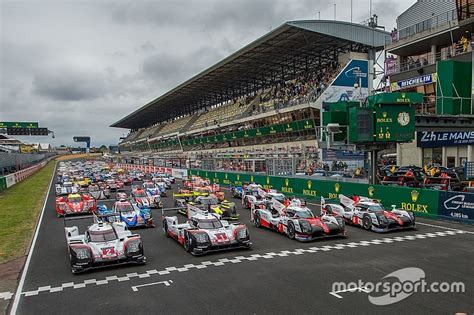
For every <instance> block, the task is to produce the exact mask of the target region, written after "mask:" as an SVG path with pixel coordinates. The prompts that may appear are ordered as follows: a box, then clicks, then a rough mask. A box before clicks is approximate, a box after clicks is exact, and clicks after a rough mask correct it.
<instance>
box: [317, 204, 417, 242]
mask: <svg viewBox="0 0 474 315" xmlns="http://www.w3.org/2000/svg"><path fill="white" fill-rule="evenodd" d="M339 201H340V205H342V207H336V206H333V205H331V204H329V205H325V207H326V209H327V207H328V206H329V207H330V211H331V212H333V213H335V214H337V215H339V216H341V217H342V218H344V220H345V221H346V223H348V224H352V225H356V226H359V227H362V228H364V229H366V230H369V231H374V232H379V233H382V232H388V231H392V230H402V229H414V228H415V215H414V214H413V212H411V211H405V210H399V209H396V207H395V206H392V209H391V210H387V209H385V208H384V207H383V205H381V204H380V203H379V202H377V201H376V200H373V199H370V198H367V197H360V196H353V197H352V198H349V197H347V196H344V195H339Z"/></svg>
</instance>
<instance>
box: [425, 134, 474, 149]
mask: <svg viewBox="0 0 474 315" xmlns="http://www.w3.org/2000/svg"><path fill="white" fill-rule="evenodd" d="M416 139H417V140H416V142H417V143H416V146H417V147H419V148H436V147H453V146H458V145H472V144H474V131H417V133H416Z"/></svg>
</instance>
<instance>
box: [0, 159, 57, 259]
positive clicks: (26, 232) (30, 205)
mask: <svg viewBox="0 0 474 315" xmlns="http://www.w3.org/2000/svg"><path fill="white" fill-rule="evenodd" d="M54 165H55V161H50V162H49V163H48V164H47V165H46V166H45V167H43V168H42V169H41V170H39V171H38V172H37V173H35V174H33V175H31V176H30V177H28V178H27V179H25V180H23V181H21V182H19V183H18V184H16V185H14V186H13V187H11V188H9V189H6V190H4V191H2V192H1V193H0V263H3V262H6V261H9V260H12V259H15V258H18V257H21V256H24V255H25V253H26V250H27V248H28V246H29V244H30V241H31V237H32V235H33V233H34V230H35V226H36V222H37V221H38V216H39V213H40V211H41V209H42V207H43V203H44V199H45V197H46V195H47V193H48V189H49V182H50V180H51V175H52V173H53V171H54Z"/></svg>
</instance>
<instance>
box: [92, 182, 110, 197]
mask: <svg viewBox="0 0 474 315" xmlns="http://www.w3.org/2000/svg"><path fill="white" fill-rule="evenodd" d="M87 192H88V193H89V195H91V196H92V198H94V199H95V200H98V199H109V198H110V190H109V189H108V188H103V187H101V186H99V185H97V184H91V185H90V186H89V188H88V190H87Z"/></svg>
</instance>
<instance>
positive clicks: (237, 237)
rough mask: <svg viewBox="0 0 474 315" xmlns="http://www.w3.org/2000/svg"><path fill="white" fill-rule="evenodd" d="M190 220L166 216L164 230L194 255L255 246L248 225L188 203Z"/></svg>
mask: <svg viewBox="0 0 474 315" xmlns="http://www.w3.org/2000/svg"><path fill="white" fill-rule="evenodd" d="M187 212H188V221H187V222H186V223H178V217H176V216H171V217H168V216H165V217H164V220H163V231H164V232H165V234H166V236H167V237H172V238H174V239H175V240H177V241H178V242H179V243H180V244H182V245H183V247H184V249H185V250H186V251H187V252H189V253H191V254H192V255H203V254H206V253H209V252H214V251H221V250H229V249H236V248H251V246H252V243H251V242H250V235H249V231H248V229H247V227H246V226H245V224H242V223H233V224H229V222H227V221H225V220H220V219H219V218H218V216H217V215H215V214H212V213H209V212H207V211H203V210H201V209H199V208H197V207H194V206H191V205H188V211H187Z"/></svg>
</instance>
